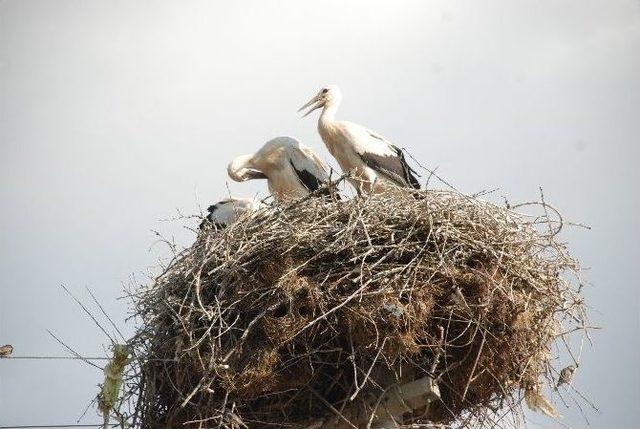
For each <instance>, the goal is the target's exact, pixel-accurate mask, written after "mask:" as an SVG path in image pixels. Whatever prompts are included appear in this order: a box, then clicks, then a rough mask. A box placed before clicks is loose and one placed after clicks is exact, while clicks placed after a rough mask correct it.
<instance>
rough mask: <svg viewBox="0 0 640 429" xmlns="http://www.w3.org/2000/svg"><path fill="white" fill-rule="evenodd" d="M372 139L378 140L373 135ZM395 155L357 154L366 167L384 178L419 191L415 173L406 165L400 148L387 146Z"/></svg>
mask: <svg viewBox="0 0 640 429" xmlns="http://www.w3.org/2000/svg"><path fill="white" fill-rule="evenodd" d="M372 137H375V138H378V139H380V137H378V136H377V135H375V134H372ZM389 146H390V147H391V148H392V149H393V150H394V152H396V155H395V156H393V155H377V154H375V153H371V152H363V153H358V155H359V156H360V158H361V159H362V160H363V161H364V163H365V164H367V166H368V167H369V168H371V169H373V170H375V171H377V172H379V173H380V174H382V175H384V176H386V177H387V178H389V179H390V180H392V181H393V182H395V183H396V184H397V185H399V186H403V187H410V188H414V189H420V182H419V181H418V179H417V178H416V176H415V171H414V170H413V169H412V168H411V166H409V164H407V160H406V159H405V158H404V153H402V150H401V149H400V148H397V147H396V146H394V145H392V144H389Z"/></svg>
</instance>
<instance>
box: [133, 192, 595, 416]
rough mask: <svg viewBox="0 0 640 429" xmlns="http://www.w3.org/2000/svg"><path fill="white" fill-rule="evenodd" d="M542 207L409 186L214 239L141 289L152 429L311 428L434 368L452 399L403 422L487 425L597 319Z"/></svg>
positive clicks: (145, 403)
mask: <svg viewBox="0 0 640 429" xmlns="http://www.w3.org/2000/svg"><path fill="white" fill-rule="evenodd" d="M540 204H541V205H540V207H542V208H543V210H542V211H543V212H544V214H542V215H541V216H539V217H532V216H525V215H523V214H518V213H516V211H514V210H513V209H507V208H502V207H498V206H497V205H494V204H491V203H488V202H486V201H483V200H481V199H478V198H473V197H469V196H466V195H462V194H460V193H457V192H449V191H419V192H418V191H408V190H406V191H405V190H398V191H397V192H394V193H393V194H388V195H377V196H370V197H362V198H355V199H351V200H346V201H345V200H343V201H327V200H323V199H317V198H308V199H305V200H301V201H297V202H295V203H291V204H288V205H282V204H276V205H274V206H272V207H269V208H266V209H263V210H261V211H259V212H257V213H254V214H252V215H250V216H246V217H244V218H242V219H240V221H238V222H237V223H235V224H234V225H232V226H230V227H228V228H227V229H225V230H222V231H217V230H215V229H206V230H204V231H202V232H201V233H199V235H198V238H197V240H196V242H195V243H194V244H193V246H191V247H190V248H188V249H186V250H184V251H183V252H181V253H179V254H178V255H176V258H175V259H174V260H173V261H172V262H171V263H170V264H169V266H168V267H167V268H166V270H165V271H164V272H163V273H162V274H161V275H160V276H159V277H157V279H156V281H155V283H154V284H153V285H152V286H151V287H150V288H146V289H144V290H141V291H139V292H138V293H137V294H136V296H135V297H134V298H135V302H136V313H137V315H138V316H140V317H141V320H142V324H141V327H140V329H139V332H138V334H137V336H136V337H135V339H134V344H133V345H134V346H135V354H136V356H137V358H138V363H139V367H138V371H139V372H138V373H137V376H138V377H139V383H138V389H137V390H136V391H135V392H134V395H135V397H136V398H137V407H136V412H135V417H136V418H137V422H138V425H140V426H141V427H143V428H157V427H176V428H177V427H185V423H187V424H186V427H224V428H236V427H239V426H240V425H243V424H244V425H246V426H248V427H249V428H273V427H291V428H302V427H306V426H308V425H310V424H312V423H313V422H314V421H315V422H318V421H320V422H321V421H323V419H324V420H326V419H327V418H329V417H333V416H335V415H336V414H341V413H343V412H344V410H346V409H348V408H353V407H369V410H368V412H370V413H372V414H373V413H375V410H374V409H371V408H372V405H371V404H376V398H380V397H381V396H382V395H383V393H384V392H385V391H386V390H387V389H388V388H389V387H390V386H391V385H393V384H402V383H406V382H409V381H412V380H415V379H418V378H420V377H425V376H430V377H432V378H433V379H434V380H435V381H436V383H437V385H438V387H439V390H440V398H441V400H439V401H437V402H435V403H434V404H433V405H432V406H431V407H423V408H421V409H418V410H414V411H413V412H410V413H407V414H406V415H405V416H404V422H405V423H414V424H421V423H426V422H435V423H442V424H461V422H463V421H464V423H463V424H466V425H469V422H470V420H469V419H473V422H475V423H478V422H480V423H483V422H485V423H486V422H487V420H486V419H493V418H494V417H490V414H492V413H491V410H493V411H494V412H495V411H496V410H500V409H504V408H505V407H509V406H513V404H516V403H518V402H519V400H520V399H521V398H522V395H521V393H523V392H530V391H533V392H537V391H539V389H540V386H541V384H542V383H543V380H544V379H545V378H546V380H548V381H551V380H552V379H553V377H554V374H556V373H557V369H554V368H553V366H552V354H551V346H552V345H553V343H554V340H556V338H558V337H559V336H563V335H565V334H566V333H567V332H570V331H572V329H575V330H579V329H581V328H582V327H584V326H585V325H584V323H585V322H584V321H585V317H584V310H583V305H582V301H581V300H580V299H579V296H578V292H577V289H576V288H575V287H574V286H573V283H572V282H571V281H570V280H569V278H570V277H569V276H568V275H571V274H575V273H577V270H578V267H577V264H576V262H575V261H574V260H573V259H571V258H570V256H569V255H568V254H567V252H566V249H565V247H564V245H563V244H561V243H559V242H558V241H557V239H556V237H557V231H558V229H559V226H560V225H561V223H560V222H559V218H555V219H551V216H549V215H548V213H549V210H550V208H549V207H548V206H547V205H546V204H544V203H540ZM373 408H375V405H374V406H373ZM343 423H344V422H343ZM347 426H349V424H347Z"/></svg>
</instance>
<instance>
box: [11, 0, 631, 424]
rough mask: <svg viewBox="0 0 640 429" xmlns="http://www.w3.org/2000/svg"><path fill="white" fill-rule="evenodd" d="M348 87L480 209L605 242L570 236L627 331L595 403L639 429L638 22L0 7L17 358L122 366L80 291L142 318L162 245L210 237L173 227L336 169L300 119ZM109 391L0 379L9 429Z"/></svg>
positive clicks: (600, 378) (71, 365)
mask: <svg viewBox="0 0 640 429" xmlns="http://www.w3.org/2000/svg"><path fill="white" fill-rule="evenodd" d="M329 83H332V84H338V85H339V86H340V87H341V89H342V92H343V95H344V102H343V106H342V108H341V109H340V111H339V114H338V116H339V117H340V118H343V119H349V120H352V121H354V122H358V123H361V124H363V125H366V126H368V127H370V128H372V129H374V130H376V131H378V132H379V133H381V134H383V135H385V136H387V137H388V138H389V139H390V140H392V141H394V142H396V144H398V145H399V146H404V147H406V148H407V149H408V150H409V151H410V152H412V153H413V155H414V156H415V157H416V158H418V159H420V160H422V161H423V162H424V163H425V164H426V165H428V166H429V167H432V168H435V167H438V172H439V174H440V175H442V176H444V177H446V178H447V179H448V180H449V181H450V182H451V183H453V184H454V185H455V186H456V187H458V188H459V189H460V190H463V191H466V192H475V191H480V190H483V189H493V188H500V190H499V191H498V193H497V195H505V196H506V197H508V199H509V200H510V201H514V202H515V201H522V200H531V199H534V198H536V197H537V195H538V192H539V191H538V188H539V187H540V186H542V187H543V188H544V190H545V195H546V197H547V199H548V200H549V201H551V202H552V203H553V204H554V205H556V206H558V207H559V208H560V209H561V210H562V212H563V213H564V214H565V216H566V217H567V218H569V219H571V220H573V221H579V222H582V223H586V224H589V225H591V226H592V228H593V229H592V230H591V231H585V230H581V229H570V230H568V231H566V233H565V235H564V238H565V239H566V240H568V241H569V247H570V249H571V250H572V251H573V253H574V254H575V256H577V257H578V258H580V260H581V261H582V262H583V265H584V266H585V267H588V268H590V269H589V270H588V271H586V272H585V278H586V279H587V280H588V282H589V283H588V287H587V289H586V297H587V299H588V302H589V303H590V304H591V305H592V307H593V308H594V311H593V318H594V320H595V323H596V324H599V325H602V326H603V327H604V328H605V329H604V330H603V331H601V332H598V333H596V334H595V336H594V338H595V347H594V348H592V349H586V350H585V351H584V353H583V359H582V366H581V367H580V369H579V371H578V372H577V373H576V376H575V377H576V378H575V386H576V388H578V389H580V391H581V392H583V393H584V394H585V395H587V396H588V397H589V398H591V399H592V400H593V401H594V402H595V403H597V405H598V406H599V408H600V409H601V410H602V412H601V414H595V413H593V412H590V411H589V409H588V406H586V405H583V406H584V408H585V410H586V414H587V417H588V419H589V421H590V422H591V427H593V428H596V429H610V428H616V429H627V428H628V429H631V428H636V427H639V426H640V414H639V413H638V412H637V410H638V405H639V404H640V369H639V366H638V362H639V361H640V317H639V316H638V309H639V308H640V295H639V292H638V286H639V284H638V271H637V269H636V266H637V264H638V262H637V259H638V254H639V253H640V246H639V244H638V243H639V240H638V239H639V238H640V237H639V236H638V232H637V231H638V228H639V227H640V217H639V216H638V210H639V209H640V193H639V192H638V191H637V189H636V187H637V186H638V184H639V178H640V177H639V176H640V175H639V173H638V169H637V168H636V164H637V163H638V162H639V161H640V156H639V155H640V150H639V145H640V2H639V1H637V0H544V1H542V0H486V1H482V2H479V1H475V0H468V1H457V2H451V1H444V0H443V1H425V0H420V1H394V2H390V1H384V2H382V1H372V0H366V1H345V0H342V1H327V0H323V1H301V0H292V1H279V2H275V1H264V0H263V1H247V0H245V1H188V2H185V1H177V0H176V1H141V0H137V1H133V0H111V1H94V0H86V1H81V0H75V1H72V0H55V1H54V0H51V1H38V0H4V1H0V201H1V204H2V210H0V273H1V275H0V345H1V344H4V343H11V344H13V345H14V346H15V348H16V351H15V354H16V355H63V354H64V351H63V350H62V349H61V347H60V346H59V345H58V344H57V343H56V342H55V341H54V340H53V339H52V338H51V337H49V336H48V334H47V333H46V331H45V329H51V330H52V331H54V332H55V333H56V334H57V335H59V336H60V337H61V338H62V339H64V340H65V341H66V342H68V343H69V344H70V345H71V346H73V347H74V348H76V349H77V350H78V351H79V352H81V353H83V354H85V355H104V351H103V348H102V345H103V344H106V343H107V341H106V338H105V337H104V335H103V334H101V332H100V331H98V330H97V329H96V328H95V326H93V325H92V323H91V321H90V320H89V319H87V318H86V317H85V316H84V315H83V314H82V313H81V310H80V309H79V308H77V306H75V305H74V304H73V302H72V301H71V299H70V298H69V297H67V296H66V295H65V294H64V292H63V291H62V289H61V288H60V285H61V284H65V285H67V286H68V287H69V288H70V290H72V291H73V292H74V293H75V294H76V295H78V296H79V297H80V298H81V299H83V300H85V301H86V302H88V295H87V293H86V292H85V290H84V288H85V286H89V287H90V288H92V289H93V290H94V291H95V292H96V294H97V295H98V297H99V298H100V299H101V301H102V302H103V304H104V305H105V307H106V309H107V310H108V311H109V313H110V314H111V315H112V316H113V317H114V318H115V319H117V320H123V319H124V318H125V316H126V313H127V311H128V309H127V305H126V302H124V301H122V300H120V301H118V300H117V298H118V297H120V296H122V286H123V284H126V283H128V282H129V281H130V279H131V277H132V276H133V275H135V276H136V277H137V279H138V280H139V281H140V282H146V281H147V280H146V278H145V277H144V273H145V272H147V270H148V269H150V268H152V267H153V266H154V265H155V264H156V261H157V258H158V257H162V256H165V255H166V250H165V249H164V248H162V247H161V246H158V245H155V244H154V243H155V241H156V237H155V235H154V233H153V232H152V230H157V231H160V232H162V233H163V234H166V235H168V236H175V237H176V240H177V242H178V243H180V244H181V245H188V244H189V243H190V241H191V240H192V239H193V235H192V233H190V232H189V231H188V230H186V229H185V228H184V222H182V221H173V222H167V221H162V219H168V218H171V217H174V216H175V214H176V210H180V211H182V212H184V213H197V212H198V205H199V204H200V205H201V206H204V207H206V206H207V205H209V204H210V203H211V202H214V201H215V200H217V199H220V198H222V197H225V196H226V195H227V192H228V191H227V186H228V187H229V189H230V190H231V192H232V193H233V195H236V196H250V195H253V194H254V193H256V192H258V193H260V194H261V195H266V189H265V185H264V183H245V184H238V183H227V179H226V174H225V166H226V164H227V163H228V162H229V160H230V159H231V158H233V157H234V156H236V155H238V154H242V153H247V152H251V151H253V150H255V149H256V148H258V147H259V146H260V145H261V144H263V143H264V142H265V141H267V140H268V139H270V138H272V137H275V136H278V135H292V136H296V137H298V138H300V139H301V140H302V141H303V142H305V143H306V144H307V145H309V146H311V147H313V148H314V149H316V150H317V151H318V152H319V153H320V154H321V155H322V156H323V157H324V158H325V159H327V160H328V161H330V162H332V161H331V159H330V157H329V154H328V153H327V151H326V150H325V149H324V147H323V145H322V142H321V140H320V138H319V136H318V135H317V132H316V125H315V117H316V116H315V115H312V116H311V117H308V118H305V119H300V118H299V115H298V114H296V110H297V108H298V107H299V106H300V105H302V104H303V103H304V102H306V101H307V100H308V99H309V98H310V97H311V96H312V95H313V94H314V93H315V92H316V91H317V90H318V88H319V87H320V86H322V85H325V84H329ZM333 164H334V165H335V163H333ZM195 224H196V221H195V220H194V221H192V222H191V223H189V224H188V226H193V225H195ZM127 332H131V327H129V329H127ZM101 377H102V374H101V373H100V372H99V371H97V370H95V369H94V368H92V367H88V366H86V365H83V364H81V363H78V362H75V361H68V362H67V361H18V360H15V361H0V426H3V425H4V426H6V425H25V424H27V425H28V424H63V423H73V422H74V421H75V420H76V419H77V418H78V417H79V416H80V414H81V413H82V411H83V410H84V408H85V407H86V405H87V404H88V403H89V401H91V399H92V398H93V397H94V396H95V393H96V392H97V388H96V385H97V384H98V383H99V382H100V380H101ZM556 405H557V406H558V408H559V410H560V412H561V414H562V415H563V416H564V418H563V419H562V423H563V424H566V425H567V426H569V427H572V428H584V427H587V425H586V423H585V421H584V419H583V418H582V417H581V415H580V412H579V411H578V410H577V409H576V407H575V406H574V407H572V408H570V409H567V408H566V407H565V406H564V405H562V404H561V403H557V404H556ZM532 419H533V422H535V423H536V425H537V426H536V427H541V428H556V427H560V426H559V425H558V424H557V423H554V422H552V421H550V420H549V419H547V418H545V417H543V416H540V415H534V416H532ZM96 421H99V418H98V417H97V416H96V414H95V411H93V410H91V411H89V413H88V415H87V417H86V418H85V420H84V421H83V422H86V423H92V422H96ZM532 427H533V426H532Z"/></svg>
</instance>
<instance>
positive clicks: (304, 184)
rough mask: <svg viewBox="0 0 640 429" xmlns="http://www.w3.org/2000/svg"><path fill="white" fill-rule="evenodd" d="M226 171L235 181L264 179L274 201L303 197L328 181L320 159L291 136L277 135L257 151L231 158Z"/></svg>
mask: <svg viewBox="0 0 640 429" xmlns="http://www.w3.org/2000/svg"><path fill="white" fill-rule="evenodd" d="M227 172H228V173H229V177H230V178H231V179H233V180H235V181H236V182H244V181H246V180H252V179H267V185H268V186H269V191H270V192H271V194H272V195H273V196H274V197H275V198H276V199H278V200H286V199H295V198H301V197H304V196H306V195H308V194H309V193H311V192H314V191H316V190H318V189H319V188H321V187H322V186H324V185H326V184H327V183H328V182H329V175H328V174H327V170H326V167H325V165H324V162H322V160H321V159H320V157H319V156H318V155H317V154H316V153H315V152H314V151H313V150H311V149H310V148H309V147H307V146H305V145H303V144H302V143H300V142H299V141H298V140H296V139H294V138H293V137H277V138H275V139H272V140H270V141H268V142H267V143H265V145H264V146H263V147H262V148H261V149H260V150H259V151H258V152H256V153H252V154H248V155H241V156H239V157H237V158H235V159H234V160H233V161H231V163H230V164H229V166H228V167H227ZM328 192H329V191H328V189H327V193H328Z"/></svg>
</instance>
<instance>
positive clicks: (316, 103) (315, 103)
mask: <svg viewBox="0 0 640 429" xmlns="http://www.w3.org/2000/svg"><path fill="white" fill-rule="evenodd" d="M309 106H311V108H310V109H309V110H308V111H307V113H305V114H304V115H302V117H303V118H304V117H305V116H307V115H308V114H309V113H311V112H313V111H314V110H316V109H319V108H321V107H322V106H324V101H322V98H320V94H318V95H316V96H315V97H313V98H312V99H311V100H309V102H308V103H307V104H305V105H304V106H302V107H301V108H299V109H298V112H301V111H303V110H304V109H306V108H307V107H309Z"/></svg>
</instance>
